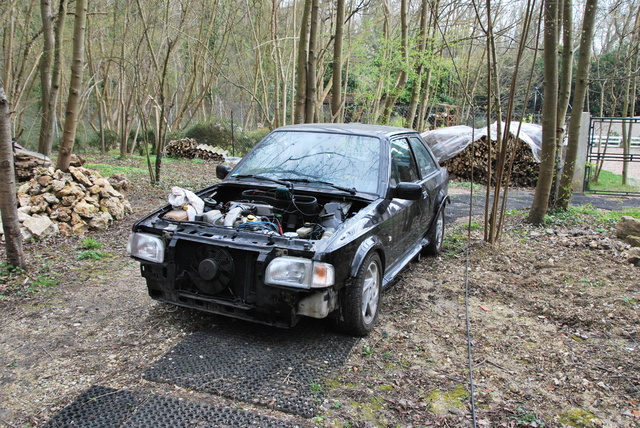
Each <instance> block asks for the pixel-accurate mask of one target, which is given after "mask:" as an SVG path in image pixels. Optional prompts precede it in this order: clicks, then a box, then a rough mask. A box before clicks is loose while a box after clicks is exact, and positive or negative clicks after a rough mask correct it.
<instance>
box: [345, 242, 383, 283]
mask: <svg viewBox="0 0 640 428" xmlns="http://www.w3.org/2000/svg"><path fill="white" fill-rule="evenodd" d="M378 248H382V242H381V241H380V238H378V237H377V236H370V237H368V238H367V239H365V240H364V241H362V243H360V246H359V247H358V249H357V250H356V252H355V254H354V255H353V260H351V266H350V267H349V279H351V278H355V276H356V275H357V274H358V270H359V269H360V266H362V262H363V261H364V259H365V257H367V254H369V253H370V252H371V251H375V250H377V249H378ZM379 255H380V261H381V262H382V266H383V268H384V265H385V258H384V252H382V251H381V252H380V254H379Z"/></svg>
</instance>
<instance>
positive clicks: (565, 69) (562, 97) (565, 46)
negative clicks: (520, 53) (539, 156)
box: [549, 0, 573, 206]
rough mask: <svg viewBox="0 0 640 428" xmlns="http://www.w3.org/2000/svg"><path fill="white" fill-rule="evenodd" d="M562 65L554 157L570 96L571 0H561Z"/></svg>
mask: <svg viewBox="0 0 640 428" xmlns="http://www.w3.org/2000/svg"><path fill="white" fill-rule="evenodd" d="M562 8H563V12H562V65H561V70H560V76H559V79H560V86H559V89H558V110H557V113H556V114H557V118H556V125H557V129H556V157H557V158H560V159H561V158H562V140H563V139H564V133H565V130H564V123H565V121H566V119H567V109H568V107H569V99H570V98H571V76H572V70H573V2H571V1H569V0H563V2H562ZM560 165H561V164H560V162H557V164H556V166H555V171H554V174H553V185H552V190H551V194H550V200H549V205H550V206H555V205H556V199H557V194H558V185H559V181H560V171H559V168H560Z"/></svg>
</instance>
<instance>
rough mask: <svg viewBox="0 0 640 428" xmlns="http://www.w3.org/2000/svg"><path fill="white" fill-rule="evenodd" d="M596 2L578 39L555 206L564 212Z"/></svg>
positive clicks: (591, 2) (592, 2)
mask: <svg viewBox="0 0 640 428" xmlns="http://www.w3.org/2000/svg"><path fill="white" fill-rule="evenodd" d="M597 8H598V0H587V3H586V4H585V9H584V18H583V20H582V36H581V38H580V50H579V52H578V67H577V70H576V88H575V91H574V94H573V111H572V114H571V119H570V120H569V137H568V143H567V154H566V157H565V162H564V168H563V169H562V180H561V181H560V188H559V192H558V200H557V206H558V208H560V209H563V210H566V209H567V208H568V206H569V199H570V198H571V193H572V181H573V173H574V170H575V164H576V158H577V156H578V143H579V136H580V124H581V121H582V115H581V114H580V113H581V112H582V107H583V105H584V99H585V96H586V94H587V90H588V89H589V65H590V63H591V44H592V42H593V31H594V27H595V22H596V11H597Z"/></svg>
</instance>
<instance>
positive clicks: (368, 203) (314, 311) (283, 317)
mask: <svg viewBox="0 0 640 428" xmlns="http://www.w3.org/2000/svg"><path fill="white" fill-rule="evenodd" d="M216 175H217V177H218V178H220V179H223V180H222V181H221V182H220V183H218V184H215V185H213V186H211V187H208V188H206V189H204V190H201V191H199V192H197V194H196V195H197V196H198V197H199V199H200V200H201V201H202V202H203V203H204V208H203V209H202V212H201V213H198V214H195V215H192V216H191V217H187V216H186V214H185V215H183V216H180V215H178V216H176V215H175V214H176V210H175V207H172V206H171V205H167V206H165V207H164V208H161V209H159V210H157V211H155V212H154V213H152V214H150V215H149V216H147V217H145V218H144V219H142V220H140V221H139V222H138V223H136V224H135V225H134V226H133V233H132V234H131V237H130V238H129V244H128V246H127V249H128V251H129V253H130V254H131V256H132V257H134V258H135V259H137V260H139V261H140V263H141V270H142V276H143V277H144V278H146V280H147V286H148V289H149V295H150V296H151V297H152V298H154V299H156V300H159V301H162V302H168V303H172V304H175V305H178V306H184V307H188V308H193V309H199V310H202V311H206V312H212V313H216V314H221V315H226V316H230V317H235V318H241V319H245V320H251V321H255V322H260V323H265V324H270V325H276V326H281V327H291V326H293V325H294V324H295V323H296V322H297V321H298V320H299V319H300V317H302V316H307V317H313V318H325V317H329V316H331V317H332V318H333V319H334V321H335V324H336V326H337V327H338V329H339V330H341V331H343V332H346V333H349V334H353V335H366V334H368V333H369V332H370V331H371V329H372V328H373V327H374V325H375V323H376V320H377V318H378V309H379V305H380V295H381V292H382V291H383V290H384V288H385V287H386V286H388V285H389V284H390V283H391V282H392V280H393V279H394V277H395V276H396V275H397V274H398V273H399V272H400V271H401V270H402V268H403V267H404V266H406V265H407V263H409V262H410V261H411V260H412V259H414V258H415V257H416V256H417V255H418V254H419V253H421V252H422V253H426V254H438V253H439V252H440V250H441V247H442V241H443V236H444V210H445V205H446V204H447V202H448V201H449V197H448V195H447V185H448V178H449V177H448V174H447V171H446V169H444V168H441V167H440V166H439V165H438V164H437V163H436V162H435V160H434V157H433V155H432V153H431V151H430V150H429V148H428V147H427V145H426V144H425V143H424V141H423V140H422V138H421V137H420V135H419V134H418V133H417V132H415V131H412V130H409V129H403V128H393V127H385V126H373V125H362V124H345V125H337V124H306V125H293V126H285V127H282V128H278V129H276V130H275V131H273V132H271V133H270V134H269V135H268V136H267V137H265V138H264V140H262V141H261V142H260V143H259V144H258V145H256V147H255V148H254V149H253V150H252V151H251V152H250V153H249V154H247V155H246V156H245V157H244V158H243V159H242V160H241V161H240V162H239V163H238V165H237V166H236V167H235V168H233V169H231V168H230V167H229V166H226V165H218V167H217V169H216ZM184 208H185V209H187V208H188V207H186V206H185V207H184ZM178 214H180V208H178ZM183 214H184V213H183ZM192 214H193V213H192Z"/></svg>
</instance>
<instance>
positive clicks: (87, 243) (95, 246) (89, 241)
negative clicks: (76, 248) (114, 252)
mask: <svg viewBox="0 0 640 428" xmlns="http://www.w3.org/2000/svg"><path fill="white" fill-rule="evenodd" d="M80 248H82V249H83V251H81V252H80V253H79V254H78V256H77V257H76V259H77V260H100V259H104V258H108V257H111V254H109V253H107V252H105V251H101V250H99V249H100V248H102V243H101V242H98V241H96V240H95V239H93V238H86V239H83V240H82V242H81V243H80Z"/></svg>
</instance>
